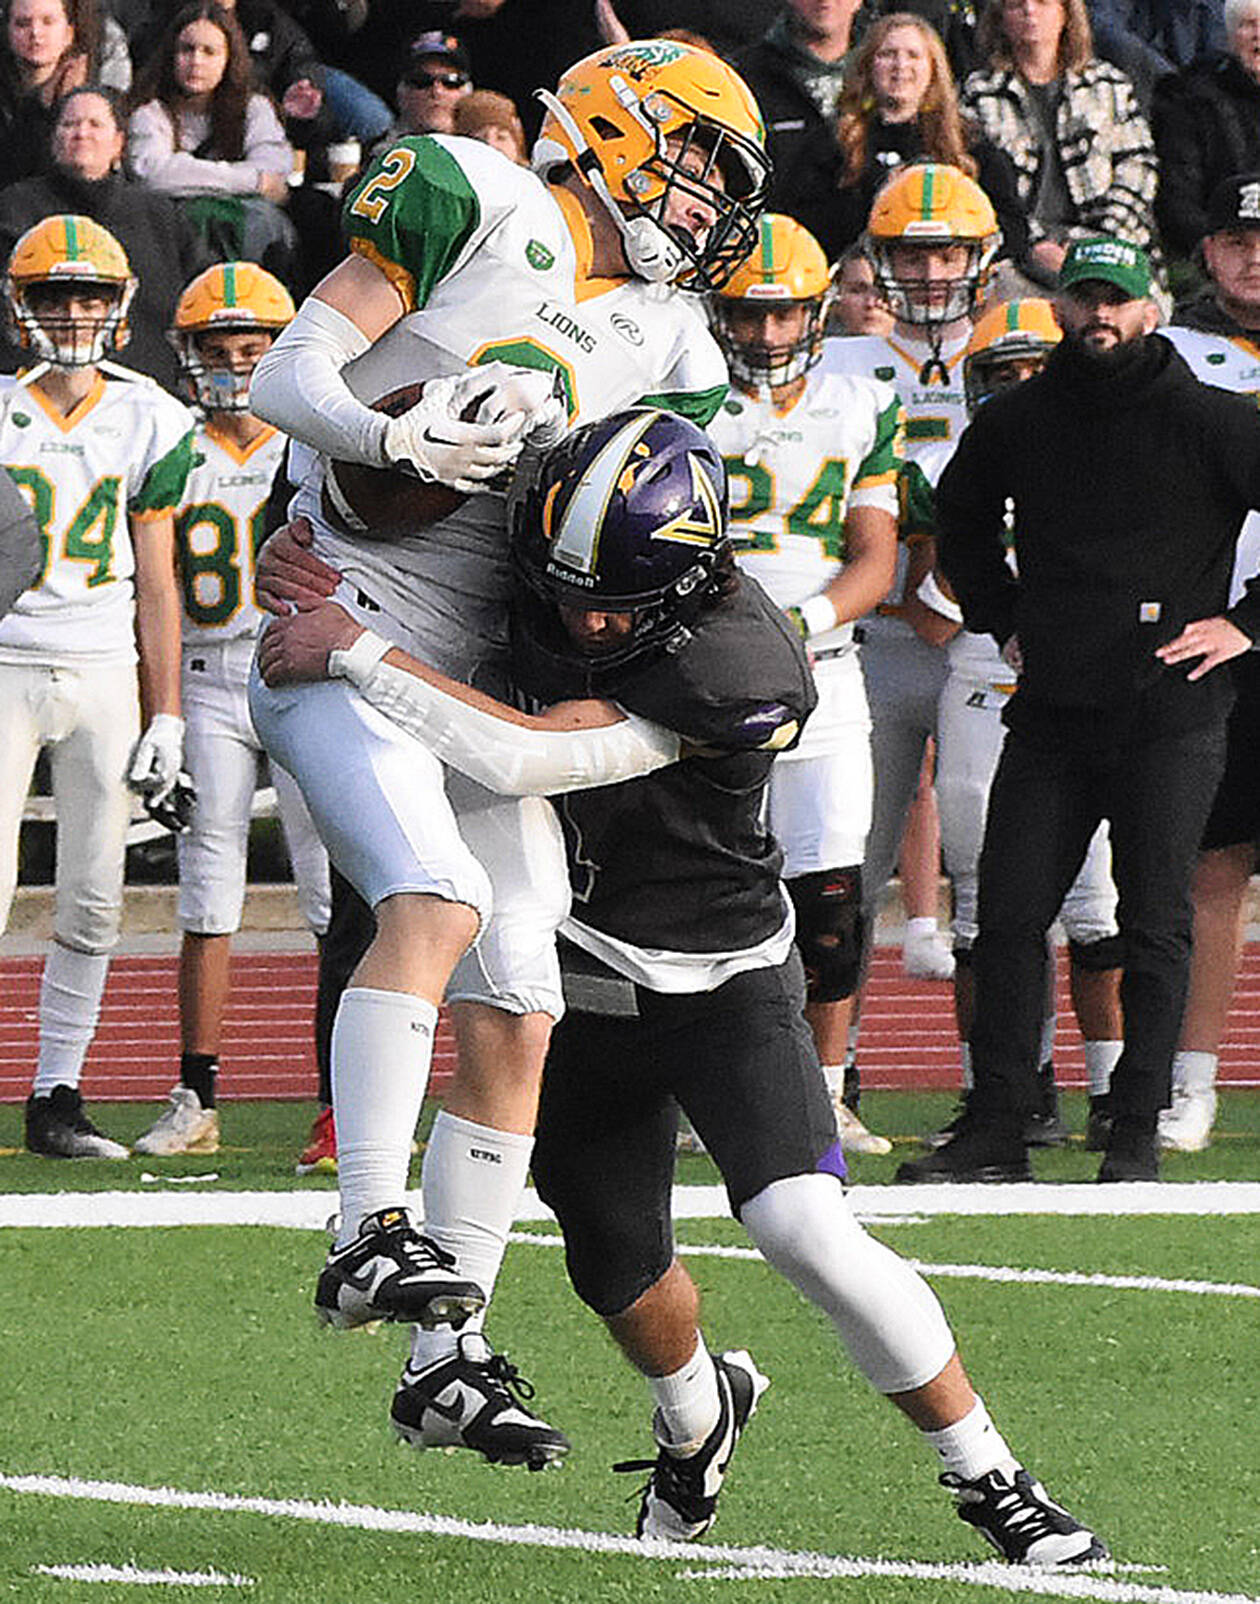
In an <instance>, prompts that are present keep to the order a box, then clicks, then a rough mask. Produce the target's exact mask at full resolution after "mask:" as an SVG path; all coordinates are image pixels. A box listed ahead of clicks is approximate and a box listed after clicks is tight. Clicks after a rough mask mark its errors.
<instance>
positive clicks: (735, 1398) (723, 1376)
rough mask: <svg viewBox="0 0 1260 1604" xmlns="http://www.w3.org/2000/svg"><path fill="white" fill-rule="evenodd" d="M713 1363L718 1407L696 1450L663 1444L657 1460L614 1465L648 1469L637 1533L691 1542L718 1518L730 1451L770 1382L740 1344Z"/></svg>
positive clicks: (669, 1540)
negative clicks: (685, 1452)
mask: <svg viewBox="0 0 1260 1604" xmlns="http://www.w3.org/2000/svg"><path fill="white" fill-rule="evenodd" d="M713 1363H714V1366H715V1368H716V1369H717V1378H718V1399H719V1402H720V1405H721V1407H720V1410H719V1413H718V1420H717V1425H715V1426H714V1428H713V1430H712V1431H711V1432H710V1433H709V1435H708V1436H707V1437H706V1438H705V1439H704V1441H703V1442H702V1443H701V1445H700V1447H699V1448H698V1449H697V1450H696V1451H695V1453H692V1454H688V1455H687V1456H686V1457H685V1458H683V1457H681V1456H680V1455H678V1454H676V1453H673V1452H671V1450H670V1449H669V1448H667V1447H666V1446H665V1445H664V1444H663V1443H662V1444H661V1448H660V1452H659V1453H658V1454H657V1456H656V1458H655V1459H624V1460H622V1461H621V1463H620V1464H616V1465H614V1466H613V1469H614V1470H616V1471H639V1470H650V1471H651V1473H652V1474H651V1475H650V1476H649V1478H648V1482H647V1486H646V1487H644V1489H643V1498H642V1502H641V1503H640V1505H639V1516H638V1520H637V1521H636V1522H635V1527H634V1531H635V1536H636V1537H655V1538H658V1539H661V1540H663V1541H664V1542H669V1543H689V1542H692V1541H694V1539H695V1538H697V1537H703V1536H704V1534H705V1532H707V1531H708V1529H709V1527H710V1526H712V1524H713V1522H714V1520H715V1519H716V1518H717V1501H718V1494H719V1493H720V1492H721V1490H722V1482H723V1481H724V1479H725V1477H726V1472H727V1470H728V1468H729V1466H730V1463H731V1455H732V1454H733V1453H734V1452H735V1445H736V1443H738V1441H739V1439H740V1435H741V1433H742V1432H743V1430H744V1427H745V1426H746V1425H747V1424H748V1422H749V1421H750V1420H751V1419H752V1417H753V1414H754V1413H755V1412H756V1408H757V1400H758V1398H760V1397H761V1395H762V1393H763V1392H764V1391H765V1390H766V1388H767V1387H768V1386H769V1385H770V1382H769V1381H768V1379H767V1378H766V1377H765V1376H763V1375H762V1374H761V1372H760V1371H759V1370H758V1369H757V1366H756V1365H755V1364H754V1363H753V1361H752V1359H751V1357H750V1356H749V1355H748V1354H747V1353H745V1352H744V1350H743V1349H742V1348H741V1349H738V1350H736V1351H735V1352H734V1353H724V1354H722V1355H721V1356H720V1357H715V1358H714V1361H713ZM654 1425H655V1423H654ZM657 1441H658V1442H659V1441H660V1438H659V1436H658V1437H657Z"/></svg>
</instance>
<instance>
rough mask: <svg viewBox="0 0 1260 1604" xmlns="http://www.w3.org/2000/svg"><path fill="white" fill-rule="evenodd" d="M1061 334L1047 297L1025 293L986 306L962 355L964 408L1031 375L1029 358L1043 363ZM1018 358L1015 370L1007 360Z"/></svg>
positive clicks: (1041, 364) (971, 409)
mask: <svg viewBox="0 0 1260 1604" xmlns="http://www.w3.org/2000/svg"><path fill="white" fill-rule="evenodd" d="M1062 338H1063V330H1062V329H1061V328H1060V327H1059V325H1058V324H1057V323H1056V322H1055V318H1054V308H1053V307H1052V306H1051V305H1050V302H1049V301H1043V300H1040V299H1037V298H1035V297H1030V298H1029V299H1028V300H1023V301H1000V302H999V303H998V304H997V305H996V306H991V307H990V308H989V309H988V311H987V312H985V314H984V316H983V317H981V318H980V319H979V320H978V321H977V323H976V326H975V328H974V329H973V330H972V333H971V338H970V339H969V340H968V341H967V351H966V355H965V356H964V357H963V388H964V389H965V391H966V393H967V410H968V411H969V412H974V411H975V409H976V408H977V407H978V406H979V405H980V403H981V402H982V401H987V400H988V399H989V397H990V396H993V395H997V393H998V392H999V391H1000V390H1007V389H1009V388H1010V387H1011V385H1012V384H1019V383H1021V382H1022V381H1023V380H1024V379H1027V378H1031V377H1032V372H1033V371H1035V369H1033V368H1032V367H1031V364H1034V363H1035V364H1036V366H1037V367H1044V366H1045V362H1046V358H1047V357H1048V356H1049V355H1050V353H1051V351H1052V350H1053V349H1054V347H1055V346H1056V345H1058V343H1059V341H1060V340H1061V339H1062ZM1011 362H1018V363H1020V364H1021V365H1022V368H1023V371H1022V372H1016V371H1013V370H1011V369H1009V368H1007V369H1006V372H1005V373H1004V372H1002V369H1004V368H1006V364H1007V363H1011Z"/></svg>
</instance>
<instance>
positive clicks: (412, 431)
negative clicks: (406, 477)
mask: <svg viewBox="0 0 1260 1604" xmlns="http://www.w3.org/2000/svg"><path fill="white" fill-rule="evenodd" d="M462 380H463V376H462V375H461V378H460V382H462ZM456 382H457V381H456V380H455V379H454V378H444V379H433V380H431V381H430V383H429V385H428V387H427V389H426V390H425V393H424V395H423V396H422V397H421V399H420V400H419V401H417V402H416V404H415V406H414V407H410V408H409V409H408V410H407V411H406V412H404V413H402V414H400V416H398V417H396V418H391V419H390V420H389V422H388V423H387V424H386V425H385V434H384V438H383V447H384V452H385V458H386V461H387V462H390V463H393V464H394V465H395V466H397V467H400V468H405V469H407V470H409V471H410V472H412V473H414V474H415V475H416V476H417V477H418V478H420V479H428V480H436V481H437V482H438V483H439V484H444V485H450V486H451V488H452V489H454V490H462V491H463V492H464V493H465V495H473V494H475V493H476V492H477V491H479V490H484V489H485V488H486V481H487V480H489V479H493V478H495V477H496V475H498V474H501V473H505V472H506V471H507V470H508V469H509V468H511V466H512V464H513V463H514V462H515V461H516V458H517V457H518V456H519V454H520V450H521V446H522V444H523V439H522V426H521V425H522V420H521V418H520V417H519V416H515V415H514V416H513V417H511V418H508V419H505V420H503V421H501V422H493V423H465V422H463V420H462V419H461V418H460V416H459V413H460V412H461V411H463V409H464V407H465V406H466V405H468V403H469V401H470V400H471V396H470V395H465V396H464V398H463V403H462V404H461V403H460V401H459V399H458V398H457V396H456V392H455V386H456Z"/></svg>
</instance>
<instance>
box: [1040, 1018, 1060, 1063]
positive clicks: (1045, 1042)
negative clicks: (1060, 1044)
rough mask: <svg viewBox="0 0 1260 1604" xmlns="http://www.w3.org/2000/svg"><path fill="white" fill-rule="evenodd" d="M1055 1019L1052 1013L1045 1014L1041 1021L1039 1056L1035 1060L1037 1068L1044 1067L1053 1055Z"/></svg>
mask: <svg viewBox="0 0 1260 1604" xmlns="http://www.w3.org/2000/svg"><path fill="white" fill-rule="evenodd" d="M1056 1024H1057V1020H1056V1019H1055V1016H1054V1015H1053V1014H1047V1015H1046V1017H1045V1018H1044V1019H1043V1020H1042V1021H1041V1057H1040V1058H1039V1059H1038V1060H1037V1064H1038V1066H1039V1068H1041V1069H1044V1068H1045V1067H1046V1065H1047V1064H1048V1063H1049V1062H1050V1060H1051V1059H1052V1058H1053V1057H1054V1027H1055V1025H1056Z"/></svg>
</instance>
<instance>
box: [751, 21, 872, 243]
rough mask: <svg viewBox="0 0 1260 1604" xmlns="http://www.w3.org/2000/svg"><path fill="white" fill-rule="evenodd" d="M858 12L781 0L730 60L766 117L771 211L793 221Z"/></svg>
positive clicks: (833, 105)
mask: <svg viewBox="0 0 1260 1604" xmlns="http://www.w3.org/2000/svg"><path fill="white" fill-rule="evenodd" d="M861 10H862V0H788V4H787V5H786V6H784V8H783V10H782V11H781V12H780V14H779V16H778V17H777V18H776V19H775V21H774V22H773V23H772V24H771V25H770V28H769V30H768V32H767V33H766V34H765V35H764V36H763V37H762V38H761V39H760V40H758V42H757V43H756V44H755V45H752V46H751V47H750V48H749V49H747V50H742V51H740V53H739V54H738V55H737V56H736V57H735V66H736V68H737V70H738V71H739V73H740V75H741V76H742V78H743V79H744V82H745V83H746V84H747V85H748V87H749V88H750V89H751V90H752V92H753V94H754V95H755V96H756V97H757V104H758V105H759V106H760V107H761V115H762V117H763V118H764V119H765V124H766V153H767V155H768V156H769V157H770V162H771V167H772V169H773V171H772V175H771V180H770V193H769V197H768V200H767V203H766V204H767V206H768V207H769V208H770V210H771V211H776V212H787V214H788V215H789V216H790V217H796V216H797V201H798V197H799V196H800V194H801V193H802V191H804V192H805V193H806V194H809V193H810V192H812V190H813V189H814V179H813V173H812V170H811V168H812V163H813V162H814V161H816V160H817V151H816V149H811V141H809V140H808V139H807V136H808V135H809V134H811V133H814V134H819V135H821V136H822V137H823V138H824V139H825V138H826V137H828V131H829V130H830V128H831V127H832V126H833V125H834V123H835V118H836V112H837V110H838V109H839V105H840V91H841V89H842V88H843V87H844V67H845V58H846V57H847V56H848V54H849V51H850V50H851V49H852V47H853V46H854V45H855V44H856V43H857V40H858V37H859V31H860V30H859V26H858V14H859V12H860V11H861ZM810 226H811V228H812V227H813V225H812V224H811V225H810Z"/></svg>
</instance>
